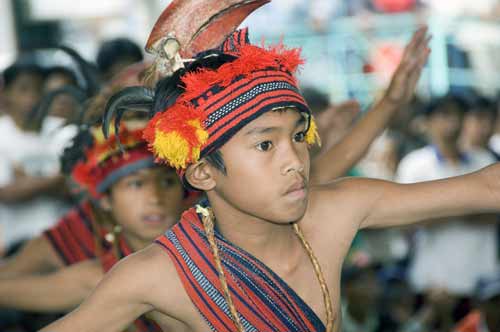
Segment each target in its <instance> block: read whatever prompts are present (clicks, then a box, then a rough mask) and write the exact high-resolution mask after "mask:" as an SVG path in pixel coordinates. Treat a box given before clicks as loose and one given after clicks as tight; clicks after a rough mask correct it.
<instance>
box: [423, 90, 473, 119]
mask: <svg viewBox="0 0 500 332" xmlns="http://www.w3.org/2000/svg"><path fill="white" fill-rule="evenodd" d="M449 105H455V106H457V107H458V110H459V111H460V112H462V113H465V112H467V110H468V109H469V107H470V103H469V102H467V100H466V99H465V98H464V97H462V96H459V95H456V94H447V95H445V96H443V97H440V98H437V99H434V100H433V101H431V102H430V103H429V105H428V107H427V108H426V109H425V114H426V115H427V116H430V115H432V114H435V113H439V112H441V111H443V110H444V109H445V107H446V106H449Z"/></svg>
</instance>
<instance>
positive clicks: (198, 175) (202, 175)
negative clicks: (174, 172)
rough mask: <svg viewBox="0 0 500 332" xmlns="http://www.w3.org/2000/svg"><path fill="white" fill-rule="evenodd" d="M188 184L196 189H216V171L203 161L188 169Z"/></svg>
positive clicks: (186, 175)
mask: <svg viewBox="0 0 500 332" xmlns="http://www.w3.org/2000/svg"><path fill="white" fill-rule="evenodd" d="M185 177H186V180H187V182H188V183H189V184H190V185H191V186H192V187H193V188H196V189H199V190H203V191H209V190H212V189H214V188H215V184H216V178H215V169H214V168H213V167H212V166H211V165H210V164H209V163H208V162H207V161H206V160H205V159H201V160H200V161H198V162H196V163H195V164H193V165H190V166H189V167H188V168H187V169H186V174H185Z"/></svg>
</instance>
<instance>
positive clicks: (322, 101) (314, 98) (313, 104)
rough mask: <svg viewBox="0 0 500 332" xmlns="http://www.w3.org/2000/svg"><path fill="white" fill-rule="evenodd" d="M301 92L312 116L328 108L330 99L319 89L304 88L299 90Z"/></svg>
mask: <svg viewBox="0 0 500 332" xmlns="http://www.w3.org/2000/svg"><path fill="white" fill-rule="evenodd" d="M301 92H302V96H303V97H304V99H305V100H306V103H307V105H308V106H309V108H310V109H311V112H312V113H313V114H314V113H321V112H323V111H324V110H326V109H327V108H328V107H329V106H330V98H329V97H328V95H327V94H326V93H324V92H322V91H320V90H319V89H316V88H313V87H305V88H303V89H301Z"/></svg>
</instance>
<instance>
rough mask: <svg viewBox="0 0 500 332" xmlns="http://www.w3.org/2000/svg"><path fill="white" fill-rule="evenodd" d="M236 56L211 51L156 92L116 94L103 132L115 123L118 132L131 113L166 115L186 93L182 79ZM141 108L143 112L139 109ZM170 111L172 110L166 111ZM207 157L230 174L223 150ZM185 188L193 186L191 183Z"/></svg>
mask: <svg viewBox="0 0 500 332" xmlns="http://www.w3.org/2000/svg"><path fill="white" fill-rule="evenodd" d="M235 59H236V57H235V56H232V55H229V54H224V53H222V52H220V51H218V50H209V51H205V52H203V53H200V54H198V55H197V56H196V60H195V61H193V62H191V63H190V64H188V65H187V66H186V68H182V69H179V70H177V71H176V72H174V73H173V74H172V75H171V76H169V77H166V78H163V79H161V80H159V81H158V82H157V84H156V87H155V89H154V91H152V90H151V89H148V88H146V87H141V86H135V87H128V88H125V89H122V90H121V91H120V92H118V93H115V94H114V95H113V96H112V97H111V98H109V101H108V103H107V105H106V107H105V112H104V113H105V114H104V117H103V131H104V134H105V135H108V134H109V128H110V127H111V126H112V124H113V122H114V126H115V130H116V131H118V130H119V125H120V120H121V118H122V116H123V114H125V113H126V112H128V111H141V112H144V111H146V112H147V113H148V115H149V117H150V118H152V117H153V116H154V115H155V114H156V113H158V112H164V111H165V110H166V109H167V108H169V107H171V106H172V105H174V104H175V103H176V102H177V98H179V96H181V95H182V94H183V93H184V91H185V85H184V83H183V82H182V77H183V76H184V75H185V74H186V73H188V72H192V71H196V70H199V69H201V68H209V69H217V68H219V67H220V66H221V65H223V64H225V63H228V62H231V61H234V60H235ZM138 107H139V108H140V110H139V109H138ZM166 112H168V110H167V111H166ZM204 158H205V159H206V160H207V162H209V163H210V164H211V165H213V166H214V167H215V168H216V169H218V170H219V171H221V172H222V173H223V174H226V167H225V165H224V160H223V158H222V154H221V152H220V151H213V152H211V153H210V154H209V155H207V156H204ZM184 185H185V186H187V187H190V186H189V184H188V183H185V181H184Z"/></svg>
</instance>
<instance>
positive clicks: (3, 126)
mask: <svg viewBox="0 0 500 332" xmlns="http://www.w3.org/2000/svg"><path fill="white" fill-rule="evenodd" d="M2 76H3V82H4V92H3V95H4V99H5V105H6V111H5V114H4V115H2V116H0V132H1V133H2V140H0V210H2V212H1V213H2V214H3V216H2V218H1V219H0V251H2V250H7V249H8V248H9V247H10V246H11V245H13V244H15V243H16V242H18V241H22V240H25V239H26V238H30V237H32V236H34V235H36V234H39V233H40V232H41V231H42V230H43V229H45V228H47V227H48V226H50V225H51V224H52V223H53V222H54V221H55V220H57V219H58V217H59V216H60V215H61V214H62V213H63V211H64V209H65V204H64V203H63V202H62V201H61V199H60V193H61V190H60V189H61V186H62V184H63V181H64V180H63V178H62V177H61V176H60V175H59V173H58V171H59V170H58V156H57V154H56V153H55V152H54V151H52V150H51V147H52V143H53V141H52V140H51V139H50V137H47V136H44V135H41V134H40V133H37V132H35V131H32V130H31V129H30V128H31V125H30V121H31V119H29V114H30V113H31V111H32V109H33V107H34V106H35V105H36V103H37V102H38V100H39V98H40V96H41V93H42V87H43V79H44V73H43V70H42V69H41V68H40V67H39V66H36V65H23V64H13V65H12V66H10V67H8V68H7V69H6V70H5V71H4V72H3V73H2Z"/></svg>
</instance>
